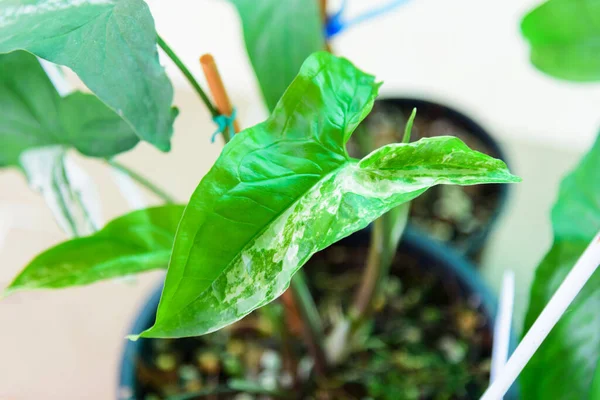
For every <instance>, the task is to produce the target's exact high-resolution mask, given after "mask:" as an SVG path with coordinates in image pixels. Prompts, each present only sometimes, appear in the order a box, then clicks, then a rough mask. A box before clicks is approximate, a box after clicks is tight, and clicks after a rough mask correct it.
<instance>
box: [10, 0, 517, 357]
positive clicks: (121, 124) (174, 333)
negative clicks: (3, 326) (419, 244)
mask: <svg viewBox="0 0 600 400" xmlns="http://www.w3.org/2000/svg"><path fill="white" fill-rule="evenodd" d="M232 2H233V3H234V5H235V6H236V7H237V9H238V11H239V12H240V15H241V17H242V22H243V24H244V34H245V39H246V45H247V49H248V52H249V55H250V58H251V61H252V62H253V66H254V67H255V70H256V73H257V76H258V78H259V83H260V86H261V89H262V92H263V95H264V97H265V100H266V104H267V106H268V108H269V109H271V110H272V113H271V115H270V117H269V118H268V119H267V120H266V121H264V122H262V123H260V124H258V125H255V126H253V127H250V128H248V129H246V130H244V131H242V132H240V133H238V134H236V135H235V136H234V137H233V138H232V140H231V141H230V142H229V143H227V144H226V146H225V147H224V148H223V151H222V153H221V155H220V156H219V158H218V159H217V161H216V162H215V164H214V166H213V167H212V168H211V169H210V171H209V172H208V173H207V174H206V175H205V176H204V178H203V179H202V180H201V181H200V183H199V185H198V188H197V189H196V191H195V192H194V193H193V194H192V196H191V198H190V200H189V202H188V203H187V205H185V206H183V205H174V204H167V205H164V206H159V207H153V208H149V209H144V210H137V211H134V212H131V213H129V214H126V215H123V216H121V217H119V218H117V219H115V220H113V221H111V222H110V223H108V224H107V225H106V226H105V227H104V228H102V229H100V230H97V231H95V232H94V233H92V234H90V235H87V236H84V237H77V238H74V239H72V240H69V241H66V242H64V243H62V244H59V245H57V246H55V247H53V248H51V249H48V250H46V251H45V252H43V253H41V254H40V255H38V256H37V257H35V258H34V259H33V260H32V261H31V262H30V263H29V265H27V266H26V267H25V269H24V270H23V271H22V272H21V273H20V274H19V275H18V276H17V277H16V278H15V279H14V281H13V282H12V284H10V286H9V287H8V288H7V289H6V293H12V292H15V291H20V290H29V289H57V288H65V287H71V286H76V285H84V284H90V283H93V282H96V281H99V280H103V279H109V278H115V277H120V276H125V275H131V274H136V273H140V272H144V271H148V270H151V269H157V268H167V267H168V269H167V276H166V280H165V284H164V289H163V293H162V298H161V302H160V305H159V308H158V311H157V318H156V323H155V325H154V326H153V327H151V328H150V329H148V330H146V331H145V332H141V333H140V335H141V336H142V337H164V338H166V337H171V338H172V337H183V336H195V335H202V334H206V333H208V332H212V331H215V330H218V329H220V328H222V327H224V326H226V325H228V324H231V323H233V322H235V321H237V320H239V319H241V318H243V317H244V316H245V315H247V314H248V313H250V312H252V311H253V310H255V309H257V308H259V307H262V306H264V305H266V304H268V303H269V302H271V301H273V300H275V299H276V298H277V297H279V296H280V295H281V294H282V293H283V292H284V291H285V290H286V289H287V288H288V286H289V285H290V283H291V284H292V287H294V288H295V289H296V290H294V291H293V292H295V293H299V294H300V295H297V296H296V297H297V303H298V305H299V307H300V308H303V309H305V310H307V309H309V308H310V307H311V306H312V299H311V298H310V293H307V291H306V287H305V286H304V285H305V284H304V283H303V282H304V281H303V279H301V276H300V278H298V277H295V275H296V274H298V272H299V270H300V268H301V267H302V265H303V264H305V263H306V262H307V260H308V259H309V258H310V257H311V255H313V254H314V253H315V252H317V251H319V250H321V249H324V248H326V247H328V246H329V245H331V244H333V243H335V242H337V241H338V240H340V239H342V238H344V237H346V236H348V235H350V234H351V233H353V232H355V231H357V230H360V229H363V228H365V227H366V226H367V225H368V224H370V223H371V222H372V221H373V220H376V219H378V218H379V217H381V216H382V215H384V214H385V213H387V212H390V211H391V212H392V213H393V214H386V215H387V216H391V217H393V219H394V221H396V222H394V223H393V224H391V225H385V224H382V225H381V226H382V227H384V228H387V229H386V230H384V231H385V232H386V233H385V234H386V235H387V236H385V238H387V242H393V244H392V246H391V248H392V249H394V246H395V243H397V241H398V238H399V235H400V234H401V232H402V228H403V225H404V222H403V219H402V218H400V217H401V216H402V215H406V210H407V205H408V203H409V202H410V200H412V199H414V198H415V197H417V196H419V195H420V194H422V193H423V192H425V191H426V190H427V189H428V188H430V187H432V186H434V185H440V184H455V185H473V184H483V183H510V182H517V181H519V178H517V177H515V176H514V175H512V174H511V173H510V172H509V171H508V169H507V167H506V165H505V164H504V162H502V161H500V160H497V159H494V158H492V157H490V156H487V155H485V154H482V153H479V152H477V151H474V150H471V149H470V148H468V147H467V146H466V145H465V144H464V143H463V142H461V141H460V140H459V139H457V138H454V137H435V138H425V139H421V140H419V141H417V142H414V143H410V142H409V138H410V123H409V124H408V125H407V130H406V134H405V140H404V141H403V142H402V143H391V144H388V145H385V146H383V147H381V148H378V149H374V150H373V151H372V152H371V153H370V154H368V155H367V156H366V157H364V158H362V159H360V160H359V159H355V158H352V157H350V156H349V155H348V152H347V150H346V143H347V142H348V140H349V138H350V136H351V135H352V133H353V132H354V130H355V129H356V128H357V126H358V125H359V124H360V123H361V121H362V120H363V119H364V118H365V117H366V116H367V115H368V114H369V112H370V110H371V108H372V106H373V103H374V101H375V98H376V96H377V93H378V89H379V86H380V83H377V82H376V80H375V78H374V77H373V76H372V75H369V74H366V73H364V72H362V71H360V70H359V69H357V68H356V67H355V66H354V65H353V64H352V63H351V62H350V61H348V60H346V59H344V58H338V57H335V56H333V55H331V54H329V53H327V52H319V51H317V52H315V51H316V50H320V49H321V48H322V47H323V43H324V42H323V38H322V31H321V29H320V26H321V25H320V20H319V18H320V17H319V15H318V10H317V6H316V3H314V4H313V2H308V3H306V2H298V1H290V2H279V1H271V0H269V1H264V2H260V7H255V6H253V4H255V3H254V2H251V1H248V0H232ZM300 3H302V4H300ZM305 3H306V4H308V5H309V6H308V7H306V4H305ZM0 4H2V10H0V17H1V19H0V20H1V21H2V22H1V23H0V71H1V72H2V74H0V85H2V88H3V90H2V91H1V92H0V104H2V106H3V107H0V135H1V137H2V148H1V149H0V166H16V167H22V168H24V169H27V168H26V166H25V165H24V164H27V162H25V161H24V160H25V159H30V158H31V157H33V158H34V159H35V160H37V161H38V162H39V161H40V160H39V159H37V158H36V157H37V155H38V153H36V151H37V150H39V149H45V148H47V146H58V147H59V148H60V149H61V151H62V152H64V151H65V150H66V149H69V148H73V149H76V150H78V151H79V152H80V153H82V154H84V155H86V156H91V157H100V158H110V157H113V156H114V155H116V154H118V153H120V152H123V151H126V150H129V149H131V148H132V147H133V146H135V144H136V143H137V142H138V141H139V140H145V141H148V142H150V143H152V144H154V145H155V146H156V147H157V148H159V149H161V150H164V151H168V150H169V148H170V137H171V133H172V123H173V119H174V118H175V116H176V114H177V112H176V111H175V109H174V108H173V107H172V104H171V102H172V94H173V93H172V87H171V85H170V83H169V81H168V78H167V77H166V75H165V73H164V71H163V70H162V68H161V67H160V64H159V63H158V55H157V44H158V45H159V46H160V47H162V48H163V49H164V50H165V52H166V53H167V55H168V56H170V57H171V58H172V59H173V61H175V63H176V64H177V65H178V66H179V67H180V69H181V70H182V72H183V73H184V74H185V75H186V77H187V78H188V79H189V80H190V81H191V82H192V84H193V86H194V88H195V89H196V90H197V91H198V93H199V95H200V96H201V97H202V99H203V101H204V102H205V103H206V104H207V106H208V108H209V110H210V111H211V113H213V115H214V116H216V111H215V108H214V106H212V104H211V103H210V101H209V100H208V98H207V96H206V95H205V94H204V92H203V91H202V89H201V87H200V85H198V83H197V82H196V81H195V80H194V78H193V76H192V75H191V74H190V73H189V71H188V70H187V68H185V66H184V65H183V64H182V63H181V61H180V60H179V59H178V58H177V56H176V55H175V53H174V51H173V50H172V49H170V48H169V47H168V46H167V45H166V44H165V42H164V41H163V40H162V39H161V38H160V37H158V36H157V34H156V32H155V30H154V24H153V20H152V16H151V14H150V12H149V9H148V7H147V6H146V4H145V3H144V2H143V1H142V0H121V1H111V0H106V1H100V2H98V1H83V0H79V1H75V0H72V1H69V0H62V1H58V2H57V1H50V0H27V1H25V0H2V1H0ZM298 10H301V11H302V12H303V13H305V14H306V18H305V19H304V20H302V21H299V20H298V19H297V18H292V19H286V18H283V17H282V18H277V19H274V20H273V23H272V24H269V25H270V28H269V29H268V30H265V29H262V28H263V26H264V24H262V23H261V21H264V18H265V16H268V15H272V14H273V13H275V12H277V13H281V14H282V15H284V16H285V15H288V16H290V15H296V14H295V13H297V12H298ZM286 13H287V14H286ZM257 26H261V29H257ZM286 35H287V36H286ZM298 37H301V38H303V41H302V42H301V43H296V42H295V45H297V46H298V47H297V48H295V49H292V48H291V47H293V46H289V42H290V40H291V38H298ZM259 43H262V44H264V43H269V46H267V47H265V46H264V45H263V46H259V45H258V44H259ZM271 49H277V51H278V52H279V57H275V56H273V57H271V55H270V54H269V51H270V50H271ZM261 52H262V53H261ZM286 52H288V53H289V54H284V53H286ZM2 53H3V54H2ZM311 53H312V54H311ZM35 56H38V57H40V58H42V59H46V60H49V61H52V62H54V63H57V64H60V65H65V66H68V67H70V68H71V69H72V70H73V71H74V72H75V73H77V74H78V75H79V77H80V78H81V79H82V81H83V82H84V83H85V84H86V85H87V86H88V88H89V89H90V90H91V91H92V92H93V94H89V93H85V94H84V93H73V94H70V95H67V96H62V95H61V93H59V92H57V91H56V89H55V87H54V86H53V85H52V82H51V81H50V80H49V79H48V77H47V76H46V73H45V71H46V70H45V69H44V68H43V67H42V66H41V65H40V64H39V62H38V59H36V57H35ZM284 56H287V58H285V60H286V62H282V59H281V58H280V57H284ZM304 59H306V60H305V61H304ZM302 61H304V62H303V63H302ZM269 70H270V71H271V74H270V75H269V73H268V71H269ZM270 76H274V81H273V83H272V84H271V82H270ZM294 76H295V78H294ZM286 88H287V89H286ZM277 99H279V100H278V101H277ZM59 159H60V157H59ZM48 170H49V173H50V174H51V179H50V181H51V182H53V184H52V185H50V187H51V188H52V190H55V191H56V192H57V194H56V198H58V199H59V200H60V199H62V198H63V194H64V193H63V192H64V190H62V189H64V187H63V186H65V187H67V188H68V187H69V183H70V182H69V179H68V176H67V175H68V174H66V172H65V169H64V166H62V167H61V163H60V162H59V163H58V168H57V169H54V167H53V168H48ZM133 177H134V178H135V177H136V176H135V175H133ZM56 182H60V183H61V184H62V185H63V186H60V185H58V184H56ZM140 182H142V183H143V182H145V181H144V180H141V179H140ZM67 192H69V191H68V190H67ZM71 195H74V196H75V197H76V195H77V193H74V194H73V193H71ZM163 198H165V199H166V200H168V199H169V198H168V197H167V196H163ZM56 203H57V204H58V205H59V207H57V209H58V212H59V213H60V212H62V213H64V214H65V215H68V216H69V218H71V219H72V218H73V215H72V213H69V212H68V211H69V210H68V209H69V206H70V203H69V202H66V201H57V202H56ZM83 217H86V215H84V216H83ZM378 221H380V222H381V221H383V222H385V220H382V219H379V220H378ZM72 225H76V224H72ZM71 233H74V234H77V233H78V232H77V231H76V230H72V232H71ZM224 238H226V240H224ZM384 241H385V240H384ZM373 271H375V272H373ZM382 275H383V276H384V275H385V265H376V266H375V269H374V270H373V269H367V272H366V273H365V278H364V279H363V281H364V282H366V283H365V284H364V285H363V286H362V288H361V293H360V294H359V298H361V300H360V301H358V303H357V304H358V306H357V307H356V308H355V309H353V310H349V311H348V313H349V316H348V320H350V321H352V322H356V321H359V322H360V321H361V318H364V317H365V315H367V314H368V311H369V301H370V299H372V298H373V292H374V290H376V289H377V281H378V280H380V279H381V276H382ZM362 289H364V290H362ZM301 314H302V315H304V316H307V315H312V317H314V313H310V312H305V313H301ZM317 317H318V316H317ZM309 319H310V318H309V317H307V321H306V322H305V323H306V325H307V326H311V327H312V328H314V329H316V328H315V326H316V325H318V324H314V323H313V322H314V321H310V320H309ZM312 340H315V344H316V348H319V347H322V343H318V341H319V335H318V334H315V335H313V337H312ZM338 355H339V354H338ZM313 356H316V355H313ZM334 358H336V357H334ZM328 361H330V360H328Z"/></svg>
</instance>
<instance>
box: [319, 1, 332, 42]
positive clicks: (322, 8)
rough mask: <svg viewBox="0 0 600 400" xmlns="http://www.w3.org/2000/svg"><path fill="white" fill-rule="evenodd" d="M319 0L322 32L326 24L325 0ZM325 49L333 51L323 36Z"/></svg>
mask: <svg viewBox="0 0 600 400" xmlns="http://www.w3.org/2000/svg"><path fill="white" fill-rule="evenodd" d="M318 1H319V11H320V13H321V24H322V25H323V32H324V31H325V27H326V26H327V0H318ZM325 51H328V52H330V53H333V52H332V51H331V46H330V45H329V41H327V38H325Z"/></svg>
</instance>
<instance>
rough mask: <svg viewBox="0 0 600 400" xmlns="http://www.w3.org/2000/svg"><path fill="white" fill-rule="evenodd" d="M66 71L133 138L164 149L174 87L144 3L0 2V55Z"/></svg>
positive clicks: (172, 115)
mask: <svg viewBox="0 0 600 400" xmlns="http://www.w3.org/2000/svg"><path fill="white" fill-rule="evenodd" d="M15 50H27V51H29V52H31V53H33V54H35V55H37V56H39V57H41V58H44V59H46V60H49V61H51V62H54V63H56V64H60V65H66V66H67V67H69V68H71V69H72V70H73V71H75V73H77V75H79V77H80V78H81V79H82V80H83V82H84V83H85V84H86V85H87V86H88V87H89V88H90V89H91V90H92V91H93V92H94V93H95V94H96V95H97V96H98V97H99V98H100V100H102V101H103V102H104V103H105V104H106V105H108V106H109V107H110V108H111V109H112V110H114V111H115V112H116V113H117V114H119V115H120V116H122V117H123V118H124V119H125V120H126V121H127V122H128V123H129V125H131V127H132V128H133V129H134V131H135V132H136V134H137V135H138V136H139V137H140V138H141V139H144V140H146V141H148V142H150V143H152V144H154V145H155V146H156V147H158V148H159V149H161V150H165V151H166V150H169V148H170V138H171V134H172V132H173V120H174V118H175V116H176V114H177V112H176V110H175V109H172V108H171V103H172V101H173V87H172V86H171V83H170V81H169V79H168V78H167V76H166V74H165V72H164V69H163V68H162V67H161V65H160V64H159V62H158V52H157V49H156V32H155V30H154V20H153V19H152V15H151V14H150V10H149V9H148V6H147V5H146V3H144V1H143V0H0V53H9V52H12V51H15Z"/></svg>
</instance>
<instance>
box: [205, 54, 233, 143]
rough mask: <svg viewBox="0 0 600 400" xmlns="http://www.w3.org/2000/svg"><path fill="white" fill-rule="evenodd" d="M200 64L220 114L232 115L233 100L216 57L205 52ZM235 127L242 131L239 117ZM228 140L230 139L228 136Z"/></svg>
mask: <svg viewBox="0 0 600 400" xmlns="http://www.w3.org/2000/svg"><path fill="white" fill-rule="evenodd" d="M200 65H201V66H202V71H204V76H205V77H206V82H207V83H208V88H209V89H210V93H211V94H212V97H213V99H214V100H215V104H216V106H217V110H218V111H219V113H220V114H223V115H227V116H229V115H231V113H232V112H233V106H232V105H231V101H230V100H229V96H228V95H227V91H226V90H225V86H224V85H223V80H222V79H221V75H220V74H219V70H218V69H217V64H216V63H215V59H214V58H213V56H212V55H211V54H204V55H203V56H202V57H200ZM233 129H234V130H235V133H237V132H239V131H240V126H239V124H238V122H237V119H235V120H234V121H233ZM228 136H229V137H231V136H233V134H229V135H228ZM226 140H227V141H229V140H228V139H227V138H226Z"/></svg>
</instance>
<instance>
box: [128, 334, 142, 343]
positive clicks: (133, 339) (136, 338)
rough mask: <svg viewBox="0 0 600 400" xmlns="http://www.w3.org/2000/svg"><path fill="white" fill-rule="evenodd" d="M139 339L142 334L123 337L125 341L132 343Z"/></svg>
mask: <svg viewBox="0 0 600 400" xmlns="http://www.w3.org/2000/svg"><path fill="white" fill-rule="evenodd" d="M140 337H142V334H139V335H127V336H125V339H127V340H130V341H132V342H137V341H138V339H139V338H140Z"/></svg>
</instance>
